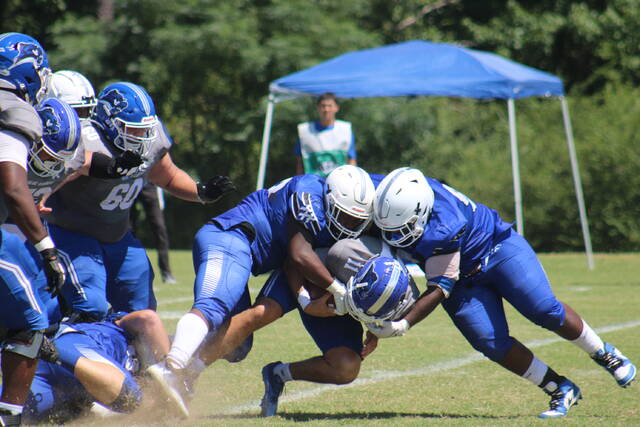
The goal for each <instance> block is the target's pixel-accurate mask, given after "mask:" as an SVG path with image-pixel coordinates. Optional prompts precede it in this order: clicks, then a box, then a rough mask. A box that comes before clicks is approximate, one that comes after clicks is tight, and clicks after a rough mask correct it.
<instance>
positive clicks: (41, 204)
mask: <svg viewBox="0 0 640 427" xmlns="http://www.w3.org/2000/svg"><path fill="white" fill-rule="evenodd" d="M46 201H47V200H46V199H44V198H43V199H42V200H40V201H39V202H38V204H37V205H36V208H37V209H38V213H40V214H48V213H51V212H53V209H51V208H50V207H48V206H45V205H44V204H45V202H46Z"/></svg>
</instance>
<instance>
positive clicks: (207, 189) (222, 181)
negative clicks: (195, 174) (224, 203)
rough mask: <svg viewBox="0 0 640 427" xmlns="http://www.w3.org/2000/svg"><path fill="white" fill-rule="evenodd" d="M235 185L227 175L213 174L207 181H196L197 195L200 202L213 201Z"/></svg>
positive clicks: (234, 187) (231, 189) (233, 188)
mask: <svg viewBox="0 0 640 427" xmlns="http://www.w3.org/2000/svg"><path fill="white" fill-rule="evenodd" d="M235 189H236V186H235V185H233V181H231V178H229V177H228V176H221V175H218V176H214V177H213V178H210V179H209V180H208V181H207V182H205V183H202V182H199V183H198V197H199V198H200V201H201V202H202V203H213V202H215V201H217V200H218V199H219V198H220V197H222V196H223V195H224V194H225V193H228V192H229V191H233V190H235Z"/></svg>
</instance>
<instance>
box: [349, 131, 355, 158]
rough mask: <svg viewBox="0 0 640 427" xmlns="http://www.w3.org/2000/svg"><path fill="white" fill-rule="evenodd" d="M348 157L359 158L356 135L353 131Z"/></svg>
mask: <svg viewBox="0 0 640 427" xmlns="http://www.w3.org/2000/svg"><path fill="white" fill-rule="evenodd" d="M347 157H349V158H350V159H355V158H357V156H356V135H355V134H354V133H353V131H352V132H351V145H350V146H349V153H348V154H347Z"/></svg>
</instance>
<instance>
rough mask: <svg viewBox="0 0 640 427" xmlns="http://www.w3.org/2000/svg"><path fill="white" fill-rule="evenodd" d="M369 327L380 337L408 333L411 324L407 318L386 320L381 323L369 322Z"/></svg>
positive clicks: (399, 335) (398, 335)
mask: <svg viewBox="0 0 640 427" xmlns="http://www.w3.org/2000/svg"><path fill="white" fill-rule="evenodd" d="M366 326H367V329H369V331H370V332H371V333H372V334H374V335H375V336H377V337H378V338H390V337H401V336H403V335H404V334H406V333H407V331H408V330H409V328H410V327H411V325H410V324H409V322H408V321H406V320H405V319H402V320H397V321H395V320H394V321H390V320H385V321H383V322H382V323H381V324H380V325H377V324H375V323H367V325H366Z"/></svg>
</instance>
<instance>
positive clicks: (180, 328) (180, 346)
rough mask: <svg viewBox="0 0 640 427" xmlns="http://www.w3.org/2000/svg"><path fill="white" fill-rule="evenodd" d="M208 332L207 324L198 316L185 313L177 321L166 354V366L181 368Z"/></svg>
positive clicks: (185, 364)
mask: <svg viewBox="0 0 640 427" xmlns="http://www.w3.org/2000/svg"><path fill="white" fill-rule="evenodd" d="M208 332H209V325H208V324H207V322H205V321H204V320H202V318H201V317H200V316H197V315H196V314H193V313H187V314H185V315H184V316H182V318H181V319H180V320H179V321H178V325H177V326H176V335H175V337H174V339H173V344H172V345H171V350H170V351H169V354H168V355H167V366H169V367H170V368H173V369H183V368H184V367H185V366H187V362H189V359H191V356H193V354H194V353H195V352H196V350H197V349H198V347H199V346H200V344H202V341H204V339H205V337H206V336H207V333H208Z"/></svg>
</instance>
